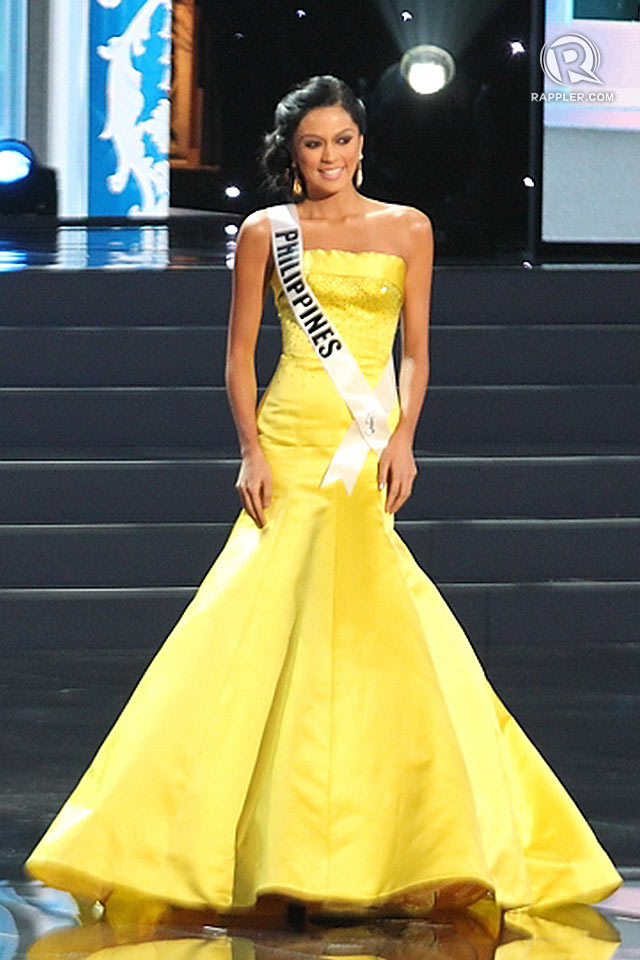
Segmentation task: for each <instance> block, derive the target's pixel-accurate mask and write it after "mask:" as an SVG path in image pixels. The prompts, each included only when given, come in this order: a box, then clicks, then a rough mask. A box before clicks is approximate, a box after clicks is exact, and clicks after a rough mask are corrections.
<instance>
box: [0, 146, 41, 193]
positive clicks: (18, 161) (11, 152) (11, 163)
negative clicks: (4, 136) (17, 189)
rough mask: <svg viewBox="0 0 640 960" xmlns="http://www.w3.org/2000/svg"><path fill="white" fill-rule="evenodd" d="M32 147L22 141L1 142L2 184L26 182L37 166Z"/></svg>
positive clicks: (0, 168) (0, 172)
mask: <svg viewBox="0 0 640 960" xmlns="http://www.w3.org/2000/svg"><path fill="white" fill-rule="evenodd" d="M35 162H36V161H35V157H34V155H33V150H32V149H31V147H29V146H27V144H26V143H22V141H21V140H2V141H0V183H18V182H19V181H20V180H25V179H26V178H27V177H28V176H29V174H30V173H31V171H32V170H33V168H34V166H35Z"/></svg>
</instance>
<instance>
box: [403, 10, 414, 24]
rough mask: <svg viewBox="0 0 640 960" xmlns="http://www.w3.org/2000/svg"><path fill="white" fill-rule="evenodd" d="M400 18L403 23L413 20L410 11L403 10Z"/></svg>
mask: <svg viewBox="0 0 640 960" xmlns="http://www.w3.org/2000/svg"><path fill="white" fill-rule="evenodd" d="M400 16H401V18H402V22H403V23H408V22H409V20H413V14H412V13H411V10H403V11H402V13H401V14H400Z"/></svg>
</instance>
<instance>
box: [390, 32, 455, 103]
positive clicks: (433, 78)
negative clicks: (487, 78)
mask: <svg viewBox="0 0 640 960" xmlns="http://www.w3.org/2000/svg"><path fill="white" fill-rule="evenodd" d="M400 71H401V73H402V76H403V77H404V79H405V80H406V81H407V83H408V84H409V86H410V87H411V89H412V90H415V92H416V93H420V94H427V93H437V91H438V90H442V88H443V87H446V85H447V84H448V83H451V81H452V80H453V77H454V76H455V72H456V66H455V63H454V60H453V57H452V56H451V54H450V53H449V52H448V50H444V49H443V48H442V47H438V46H435V45H434V44H431V43H421V44H420V45H419V46H417V47H411V49H410V50H407V52H406V53H405V54H404V56H403V57H402V60H401V61H400Z"/></svg>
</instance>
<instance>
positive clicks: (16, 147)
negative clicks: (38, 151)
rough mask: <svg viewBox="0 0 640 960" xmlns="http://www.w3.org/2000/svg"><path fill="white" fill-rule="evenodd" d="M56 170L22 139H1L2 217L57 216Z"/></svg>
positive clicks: (0, 206)
mask: <svg viewBox="0 0 640 960" xmlns="http://www.w3.org/2000/svg"><path fill="white" fill-rule="evenodd" d="M56 193H57V191H56V175H55V171H53V170H49V169H48V168H47V167H41V166H40V164H39V163H38V161H37V159H36V156H35V154H34V152H33V150H32V149H31V147H30V146H29V144H28V143H25V142H24V141H23V140H12V139H6V140H0V214H12V215H13V214H23V213H46V214H54V215H55V213H56V207H57V197H56Z"/></svg>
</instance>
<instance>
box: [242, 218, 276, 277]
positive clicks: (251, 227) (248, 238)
mask: <svg viewBox="0 0 640 960" xmlns="http://www.w3.org/2000/svg"><path fill="white" fill-rule="evenodd" d="M238 254H240V257H241V258H242V259H243V260H249V261H251V262H252V263H253V264H254V266H258V265H260V266H261V267H262V266H265V265H266V264H267V263H269V262H270V257H271V227H270V224H269V218H268V215H267V211H266V209H261V210H254V211H253V213H250V214H248V216H246V217H245V218H244V220H243V221H242V223H241V225H240V229H239V230H238V234H237V237H236V259H237V257H238Z"/></svg>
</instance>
